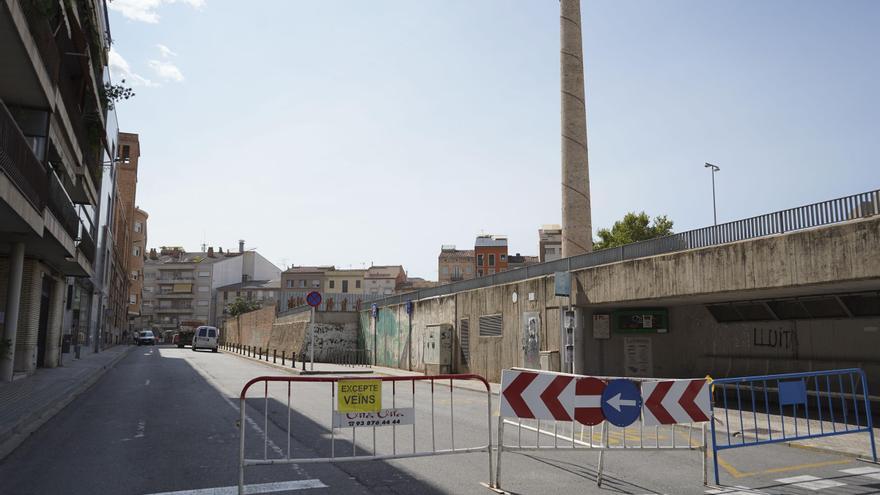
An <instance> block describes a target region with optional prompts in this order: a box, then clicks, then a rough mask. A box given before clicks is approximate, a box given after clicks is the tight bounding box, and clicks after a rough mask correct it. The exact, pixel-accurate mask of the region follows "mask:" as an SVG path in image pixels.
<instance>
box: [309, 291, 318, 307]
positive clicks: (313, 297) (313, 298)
mask: <svg viewBox="0 0 880 495" xmlns="http://www.w3.org/2000/svg"><path fill="white" fill-rule="evenodd" d="M306 302H307V303H308V304H309V306H311V307H313V308H317V307H318V306H320V305H321V293H320V292H318V291H316V290H313V291H311V292H309V293H308V295H307V296H306Z"/></svg>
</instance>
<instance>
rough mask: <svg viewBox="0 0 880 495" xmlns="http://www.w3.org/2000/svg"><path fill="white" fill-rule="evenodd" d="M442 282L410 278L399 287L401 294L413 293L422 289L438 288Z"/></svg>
mask: <svg viewBox="0 0 880 495" xmlns="http://www.w3.org/2000/svg"><path fill="white" fill-rule="evenodd" d="M439 284H440V282H434V281H433V280H425V279H423V278H420V277H409V278H407V279H406V282H404V283H402V284H401V285H400V287H398V291H399V292H412V291H415V290H420V289H430V288H431V287H436V286H437V285H439Z"/></svg>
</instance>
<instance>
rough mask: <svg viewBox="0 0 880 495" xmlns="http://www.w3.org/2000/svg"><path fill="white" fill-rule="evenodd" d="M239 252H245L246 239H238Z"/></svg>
mask: <svg viewBox="0 0 880 495" xmlns="http://www.w3.org/2000/svg"><path fill="white" fill-rule="evenodd" d="M238 252H239V253H243V252H244V239H239V240H238Z"/></svg>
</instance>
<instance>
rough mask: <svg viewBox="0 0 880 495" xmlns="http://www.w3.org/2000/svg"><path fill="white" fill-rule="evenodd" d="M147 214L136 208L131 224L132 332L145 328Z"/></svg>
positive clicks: (130, 294) (130, 302)
mask: <svg viewBox="0 0 880 495" xmlns="http://www.w3.org/2000/svg"><path fill="white" fill-rule="evenodd" d="M147 217H148V215H147V212H145V211H144V210H141V209H140V208H137V207H135V209H134V217H133V218H132V222H131V253H130V254H131V261H130V263H129V267H128V269H129V273H130V276H131V281H130V282H129V287H128V320H129V327H130V329H131V330H132V331H139V330H141V329H142V327H143V321H142V319H141V310H142V304H143V300H144V260H145V259H146V257H147V253H146V249H147Z"/></svg>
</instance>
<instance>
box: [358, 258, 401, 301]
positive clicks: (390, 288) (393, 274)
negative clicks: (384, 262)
mask: <svg viewBox="0 0 880 495" xmlns="http://www.w3.org/2000/svg"><path fill="white" fill-rule="evenodd" d="M364 281H365V290H364V294H366V295H370V296H377V295H388V294H394V293H395V292H397V291H398V290H399V288H400V286H401V285H402V284H403V283H404V282H406V270H404V269H403V267H402V266H400V265H391V266H371V267H370V268H368V269H367V272H366V274H365V275H364Z"/></svg>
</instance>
